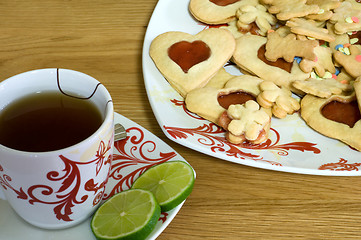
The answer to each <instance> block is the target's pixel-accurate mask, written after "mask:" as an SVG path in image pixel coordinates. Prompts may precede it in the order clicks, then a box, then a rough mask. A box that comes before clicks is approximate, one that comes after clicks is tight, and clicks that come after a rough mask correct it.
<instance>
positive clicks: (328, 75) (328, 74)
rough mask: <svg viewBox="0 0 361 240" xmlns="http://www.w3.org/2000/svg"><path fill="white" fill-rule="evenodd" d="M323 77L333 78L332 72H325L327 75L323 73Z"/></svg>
mask: <svg viewBox="0 0 361 240" xmlns="http://www.w3.org/2000/svg"><path fill="white" fill-rule="evenodd" d="M323 78H332V73H330V72H325V75H323Z"/></svg>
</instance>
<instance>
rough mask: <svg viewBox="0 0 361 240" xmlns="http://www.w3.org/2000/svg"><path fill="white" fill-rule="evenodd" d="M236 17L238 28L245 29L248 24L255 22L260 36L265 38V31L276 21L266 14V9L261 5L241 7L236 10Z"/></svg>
mask: <svg viewBox="0 0 361 240" xmlns="http://www.w3.org/2000/svg"><path fill="white" fill-rule="evenodd" d="M236 16H237V18H238V21H237V26H238V27H239V28H247V25H248V24H250V23H253V22H255V23H256V24H257V26H258V28H259V29H260V30H259V33H260V34H261V35H262V36H265V35H266V33H267V31H268V30H270V29H271V28H272V25H275V24H276V22H277V19H276V18H275V17H274V16H273V15H272V14H270V13H269V12H267V8H266V7H265V6H263V5H261V4H258V5H256V6H253V5H245V6H242V7H240V8H239V9H238V10H237V12H236Z"/></svg>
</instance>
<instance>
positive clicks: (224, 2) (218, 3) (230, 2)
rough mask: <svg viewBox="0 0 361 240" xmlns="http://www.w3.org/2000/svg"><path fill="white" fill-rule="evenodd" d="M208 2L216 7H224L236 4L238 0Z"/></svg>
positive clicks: (212, 0)
mask: <svg viewBox="0 0 361 240" xmlns="http://www.w3.org/2000/svg"><path fill="white" fill-rule="evenodd" d="M209 1H210V2H212V3H214V4H216V5H218V6H221V7H224V6H227V5H230V4H233V3H236V2H238V1H240V0H209Z"/></svg>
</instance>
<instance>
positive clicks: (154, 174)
mask: <svg viewBox="0 0 361 240" xmlns="http://www.w3.org/2000/svg"><path fill="white" fill-rule="evenodd" d="M193 185H194V172H193V169H192V167H191V166H190V165H189V164H187V163H186V162H183V161H169V162H165V163H161V164H159V165H156V166H154V167H151V168H149V169H148V170H147V171H145V172H144V173H143V174H142V175H141V176H139V178H138V179H137V180H135V182H134V183H133V185H132V189H144V190H148V191H151V192H152V193H153V194H154V196H155V198H156V199H157V201H158V203H159V205H160V207H161V210H162V212H167V211H169V210H171V209H173V208H175V207H176V206H178V205H179V204H180V203H182V202H183V201H184V200H185V199H186V198H187V197H188V196H189V194H190V193H191V192H192V189H193Z"/></svg>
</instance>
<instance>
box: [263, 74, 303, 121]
mask: <svg viewBox="0 0 361 240" xmlns="http://www.w3.org/2000/svg"><path fill="white" fill-rule="evenodd" d="M260 89H261V93H260V94H259V95H258V97H257V102H258V103H259V105H261V106H262V107H264V108H272V113H273V115H274V116H275V117H278V118H285V117H286V116H287V114H292V113H294V112H295V111H298V110H299V109H300V104H299V103H298V101H297V100H296V99H294V98H293V97H292V92H291V91H290V90H288V89H287V88H285V87H281V88H279V87H278V86H277V85H276V84H274V83H273V82H270V81H264V82H262V83H261V84H260Z"/></svg>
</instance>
